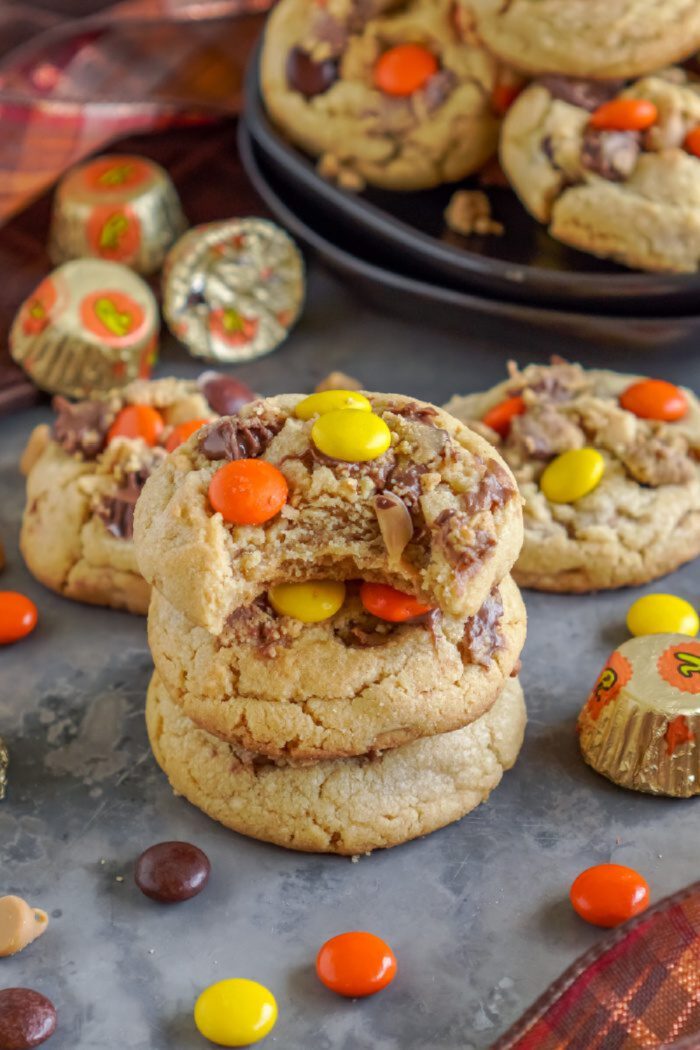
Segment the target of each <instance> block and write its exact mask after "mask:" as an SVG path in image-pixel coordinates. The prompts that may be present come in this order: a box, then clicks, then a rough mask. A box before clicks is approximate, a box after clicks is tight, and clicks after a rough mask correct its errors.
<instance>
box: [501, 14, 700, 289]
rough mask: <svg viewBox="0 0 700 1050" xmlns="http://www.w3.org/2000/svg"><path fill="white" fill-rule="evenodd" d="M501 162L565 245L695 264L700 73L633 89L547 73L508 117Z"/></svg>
mask: <svg viewBox="0 0 700 1050" xmlns="http://www.w3.org/2000/svg"><path fill="white" fill-rule="evenodd" d="M660 6H664V7H665V5H660ZM698 17H699V18H700V8H698ZM501 162H502V165H503V168H504V170H505V172H506V174H507V176H508V178H509V180H510V182H511V185H512V186H513V188H514V189H515V191H516V193H517V194H518V196H519V197H520V199H521V200H522V202H523V204H524V205H525V207H526V208H527V209H528V211H530V212H531V213H532V214H533V215H534V216H535V218H536V219H538V220H539V221H540V222H542V223H545V224H547V225H548V227H549V232H550V233H551V235H552V236H553V237H555V238H556V239H557V240H559V241H562V242H563V243H564V244H568V245H570V246H571V247H573V248H578V249H579V250H580V251H584V252H588V253H590V254H591V255H597V256H600V257H601V258H609V259H614V260H615V261H617V262H620V263H623V264H624V265H626V266H629V267H633V268H637V269H641V270H650V271H653V272H657V271H658V272H661V271H673V272H679V273H682V272H694V271H696V270H697V269H698V265H699V263H700V80H697V79H696V78H693V77H691V76H690V74H687V73H686V72H684V71H683V70H679V69H671V70H667V71H666V72H665V73H663V74H657V75H655V76H649V77H645V78H644V79H642V80H639V81H637V82H636V83H633V84H629V85H628V86H625V85H624V82H622V81H597V82H592V81H580V80H570V79H567V78H564V77H541V78H540V79H539V80H537V81H535V82H534V83H533V84H532V85H531V86H530V87H528V88H527V89H526V90H525V91H524V92H523V93H522V94H521V95H520V97H519V98H518V99H517V100H516V101H515V103H514V104H513V106H512V107H511V109H510V110H509V112H508V114H507V116H506V119H505V121H504V125H503V132H502V138H501Z"/></svg>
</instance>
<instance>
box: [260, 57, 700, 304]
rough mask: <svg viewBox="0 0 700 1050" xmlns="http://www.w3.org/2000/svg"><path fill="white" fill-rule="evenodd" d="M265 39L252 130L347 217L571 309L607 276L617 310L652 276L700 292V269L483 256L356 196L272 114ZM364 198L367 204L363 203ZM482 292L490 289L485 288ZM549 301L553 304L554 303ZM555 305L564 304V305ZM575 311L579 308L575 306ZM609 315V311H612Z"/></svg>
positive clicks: (678, 290)
mask: <svg viewBox="0 0 700 1050" xmlns="http://www.w3.org/2000/svg"><path fill="white" fill-rule="evenodd" d="M263 39H264V38H261V40H260V41H259V42H258V44H257V45H256V47H255V49H254V51H253V53H252V55H251V59H250V61H249V63H248V68H247V70H246V77H245V103H244V117H245V120H246V123H247V125H248V130H249V133H250V134H251V135H252V137H253V138H254V139H255V140H256V141H257V142H258V143H260V144H261V145H264V148H265V149H266V151H268V152H270V153H272V154H273V155H274V157H275V159H276V160H277V161H278V162H279V163H281V164H283V165H285V166H288V165H290V164H291V165H292V166H293V171H294V174H295V176H298V177H299V179H300V180H301V181H303V183H304V184H305V186H306V187H307V188H308V189H309V190H311V191H313V192H314V193H315V194H320V195H321V196H322V197H323V198H324V200H325V201H326V202H327V203H328V205H330V206H331V207H333V208H334V209H336V210H337V209H339V210H340V211H342V213H343V215H344V216H345V217H346V218H347V219H349V220H352V221H355V222H356V221H357V219H358V213H360V214H364V215H367V216H369V219H370V220H371V223H367V222H365V223H364V224H365V226H367V225H371V227H372V228H373V229H374V230H375V232H377V233H379V234H382V235H384V236H387V237H389V238H390V239H391V240H392V241H393V242H394V243H395V244H397V245H399V246H401V247H406V246H409V247H411V249H412V250H414V251H415V246H416V243H417V245H418V248H419V249H420V251H421V253H422V254H423V258H424V259H425V261H426V263H428V262H431V261H433V260H434V261H438V260H439V261H440V263H442V264H444V265H447V266H449V267H451V268H452V269H453V271H454V272H455V276H456V277H459V276H460V274H459V271H460V270H461V271H462V274H461V276H462V278H463V279H467V278H469V277H470V276H472V275H475V276H476V277H480V276H482V275H485V276H488V277H489V278H490V279H493V280H498V281H500V282H502V283H504V284H505V285H510V286H511V287H512V288H513V289H514V290H515V289H516V288H519V287H523V286H524V285H528V284H530V285H536V286H537V287H538V289H539V293H538V294H540V295H542V296H543V298H544V297H546V296H547V292H548V289H550V291H551V295H552V296H556V295H559V296H560V297H561V303H560V304H559V305H561V306H566V307H570V304H572V303H574V302H579V303H580V304H581V306H583V305H584V304H585V303H586V301H587V300H588V301H589V302H590V301H591V300H594V299H599V298H600V290H599V285H600V282H601V280H605V281H606V283H607V284H610V283H611V282H612V284H613V285H614V287H615V289H616V294H615V295H614V296H609V297H608V298H607V300H606V301H607V302H609V303H610V306H611V308H617V309H618V310H619V309H620V308H622V307H623V306H625V305H629V306H631V305H632V303H633V302H634V300H635V299H641V298H643V297H644V296H648V295H649V292H648V290H645V289H644V288H643V287H640V288H637V287H636V286H637V285H639V284H640V282H641V283H643V282H644V281H645V279H646V278H653V279H655V280H657V281H660V280H664V281H667V282H669V284H670V285H671V287H670V288H669V290H668V291H666V292H663V293H661V294H659V295H658V297H659V298H661V295H664V296H671V297H674V296H675V297H680V296H681V295H683V294H686V295H687V294H689V293H692V292H695V291H696V292H698V293H700V271H698V272H697V273H694V274H677V273H658V274H647V273H646V272H645V271H643V270H636V271H635V270H633V271H630V272H629V273H619V274H618V273H608V274H591V273H585V272H578V271H576V270H566V271H564V270H549V269H545V268H544V267H539V266H532V265H531V264H529V263H509V262H507V261H505V260H502V259H497V258H493V257H491V256H485V255H480V254H479V253H478V252H474V251H471V250H470V249H468V248H460V249H458V248H455V247H453V246H451V245H449V244H442V243H441V242H439V241H437V240H436V239H435V238H433V237H430V236H429V235H428V234H426V233H423V232H422V231H421V230H417V229H415V228H413V227H412V226H409V225H408V224H407V223H406V222H404V221H403V220H402V219H399V218H395V217H394V216H393V215H391V214H390V213H388V212H386V211H384V209H382V208H381V207H379V206H378V205H376V204H373V203H372V202H371V201H367V200H365V199H364V198H358V197H357V196H356V195H350V194H349V193H348V192H347V191H344V190H343V189H342V188H340V187H337V186H335V185H334V184H332V183H330V182H328V180H326V179H324V178H322V177H321V176H320V175H319V174H318V173H317V172H316V170H315V168H314V166H313V163H312V161H311V159H310V158H309V157H307V156H306V155H305V154H304V153H303V151H301V150H299V149H297V147H295V146H294V145H293V144H292V143H291V142H289V141H288V140H287V139H285V138H284V137H283V136H282V135H281V134H280V133H279V132H278V131H277V129H276V128H275V126H274V124H273V123H272V121H271V120H270V118H269V117H268V114H267V110H266V107H265V104H264V101H263V97H262V91H261V87H260V56H261V52H262V46H263ZM261 137H262V138H264V143H261ZM455 185H456V186H458V183H455ZM513 192H514V191H513ZM359 201H361V203H358V202H359ZM361 221H362V220H361ZM533 221H536V220H533ZM572 277H574V278H576V280H577V283H578V285H579V287H581V288H582V289H583V293H584V294H582V295H581V296H580V297H578V296H574V297H573V299H572V297H571V295H570V294H569V293H568V292H567V291H566V290H565V289H563V288H561V289H560V290H559V291H558V286H561V285H563V284H565V283H567V282H570V281H571V278H572ZM545 278H546V284H545V285H544V286H543V284H542V282H543V280H544V279H545ZM479 290H480V291H482V292H483V291H484V289H483V288H481V289H479ZM655 298H656V296H655ZM565 299H566V300H567V301H566V303H565V302H564V300H565ZM521 301H522V300H521ZM549 305H552V304H551V303H550V304H549ZM681 305H682V304H681ZM555 308H558V306H557V307H555ZM574 312H576V311H575V310H574ZM601 316H602V315H601ZM606 316H608V315H607V314H606ZM610 316H614V315H610ZM616 316H622V315H621V314H619V313H618V314H617V315H616ZM625 316H627V315H625ZM690 316H694V315H690Z"/></svg>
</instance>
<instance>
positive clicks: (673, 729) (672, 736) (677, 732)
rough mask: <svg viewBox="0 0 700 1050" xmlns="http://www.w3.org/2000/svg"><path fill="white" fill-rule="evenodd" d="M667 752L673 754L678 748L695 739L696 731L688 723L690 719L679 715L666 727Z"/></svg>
mask: <svg viewBox="0 0 700 1050" xmlns="http://www.w3.org/2000/svg"><path fill="white" fill-rule="evenodd" d="M665 737H666V753H667V754H668V755H672V754H673V752H674V751H675V750H676V748H678V747H680V746H681V745H682V744H688V743H690V741H691V740H695V733H694V732H693V731H692V729H691V728H690V726H689V725H688V719H687V718H684V717H683V715H678V717H677V718H674V719H673V720H672V721H671V722H669V723H668V726H667V727H666V733H665Z"/></svg>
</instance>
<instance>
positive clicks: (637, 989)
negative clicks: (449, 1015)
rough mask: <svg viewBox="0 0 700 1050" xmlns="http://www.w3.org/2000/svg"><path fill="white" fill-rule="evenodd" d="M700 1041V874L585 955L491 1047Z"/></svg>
mask: <svg viewBox="0 0 700 1050" xmlns="http://www.w3.org/2000/svg"><path fill="white" fill-rule="evenodd" d="M643 1047H644V1048H646V1047H656V1048H657V1050H658V1048H669V1047H673V1048H674V1050H698V1048H700V882H696V883H694V884H693V885H692V886H689V887H688V888H687V889H685V890H682V891H681V892H680V893H676V894H675V895H674V896H673V897H667V898H666V900H663V901H661V902H660V903H659V904H657V905H655V906H654V907H653V908H651V909H650V910H649V911H647V912H645V913H644V914H643V915H640V916H639V917H638V918H637V919H634V920H633V921H632V922H630V923H627V924H625V926H623V927H621V928H620V929H618V930H615V931H614V933H612V934H610V935H609V936H608V937H606V938H604V939H603V941H602V942H601V943H600V944H598V945H596V947H595V948H593V949H591V951H589V952H587V954H586V955H583V956H582V957H581V958H580V959H579V960H578V961H577V962H575V963H574V964H573V966H571V967H570V968H569V969H568V970H567V971H566V972H565V973H564V974H562V976H561V977H560V978H559V979H558V980H557V981H555V982H554V984H552V985H551V986H550V987H549V988H548V989H547V991H546V992H545V994H544V995H543V996H542V998H541V999H539V1000H538V1001H537V1002H536V1003H535V1004H534V1006H532V1007H531V1009H530V1010H528V1012H527V1013H526V1014H525V1015H524V1016H523V1017H522V1018H521V1019H520V1021H518V1023H517V1024H516V1025H515V1026H514V1027H513V1028H512V1029H511V1030H510V1031H509V1032H507V1033H506V1034H505V1035H504V1036H503V1037H502V1038H501V1039H500V1040H499V1041H498V1042H497V1043H496V1044H495V1045H494V1046H493V1048H492V1050H641V1048H643Z"/></svg>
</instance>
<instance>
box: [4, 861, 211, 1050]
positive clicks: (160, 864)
mask: <svg viewBox="0 0 700 1050" xmlns="http://www.w3.org/2000/svg"><path fill="white" fill-rule="evenodd" d="M210 871H211V865H210V863H209V858H208V857H207V855H206V853H204V852H203V851H202V850H201V849H199V847H197V846H193V845H192V843H190V842H158V843H156V845H155V846H149V848H148V849H147V850H144V852H143V853H142V854H141V856H140V857H139V859H138V860H137V861H136V870H135V872H134V879H135V882H136V885H137V886H138V888H139V889H140V890H141V892H142V893H145V895H146V896H147V897H150V898H151V900H154V901H159V902H160V903H162V904H178V903H179V902H180V901H187V900H189V899H190V897H196V896H197V894H198V893H201V892H202V890H203V889H204V887H205V886H206V884H207V882H208V881H209V873H210ZM0 1050H1V1048H0Z"/></svg>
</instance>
